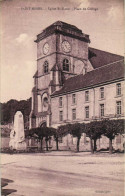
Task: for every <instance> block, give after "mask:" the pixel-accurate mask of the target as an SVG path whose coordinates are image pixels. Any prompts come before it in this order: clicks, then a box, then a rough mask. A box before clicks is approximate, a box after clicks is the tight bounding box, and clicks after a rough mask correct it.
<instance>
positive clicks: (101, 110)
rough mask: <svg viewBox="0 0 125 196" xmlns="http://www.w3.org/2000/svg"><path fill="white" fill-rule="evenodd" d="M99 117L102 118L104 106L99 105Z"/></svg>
mask: <svg viewBox="0 0 125 196" xmlns="http://www.w3.org/2000/svg"><path fill="white" fill-rule="evenodd" d="M100 116H104V104H100Z"/></svg>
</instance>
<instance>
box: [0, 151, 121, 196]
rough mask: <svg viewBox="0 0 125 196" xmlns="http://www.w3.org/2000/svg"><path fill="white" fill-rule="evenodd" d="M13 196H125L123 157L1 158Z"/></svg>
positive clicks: (87, 154)
mask: <svg viewBox="0 0 125 196" xmlns="http://www.w3.org/2000/svg"><path fill="white" fill-rule="evenodd" d="M1 157H2V158H1V163H2V164H1V169H2V178H6V179H9V180H13V182H12V183H9V184H8V185H7V186H6V187H5V188H6V189H14V190H16V192H14V193H11V196H14V195H15V196H16V195H17V196H95V195H96V196H123V195H124V190H123V183H124V182H123V177H124V167H123V162H124V158H123V154H113V155H109V154H107V153H101V154H95V155H91V154H90V152H82V153H72V152H48V153H38V154H12V155H9V154H2V156H1Z"/></svg>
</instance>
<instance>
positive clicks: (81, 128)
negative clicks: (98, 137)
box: [69, 123, 85, 152]
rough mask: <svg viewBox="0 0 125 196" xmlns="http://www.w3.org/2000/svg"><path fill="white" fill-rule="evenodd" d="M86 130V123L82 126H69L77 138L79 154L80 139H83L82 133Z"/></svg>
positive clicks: (76, 124)
mask: <svg viewBox="0 0 125 196" xmlns="http://www.w3.org/2000/svg"><path fill="white" fill-rule="evenodd" d="M84 128H85V124H84V123H82V125H81V124H80V123H75V124H70V125H69V129H70V133H71V135H73V137H76V138H77V152H79V145H80V139H81V136H82V133H83V132H84Z"/></svg>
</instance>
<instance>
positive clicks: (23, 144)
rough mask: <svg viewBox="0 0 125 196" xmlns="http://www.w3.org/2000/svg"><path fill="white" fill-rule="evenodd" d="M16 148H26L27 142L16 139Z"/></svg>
mask: <svg viewBox="0 0 125 196" xmlns="http://www.w3.org/2000/svg"><path fill="white" fill-rule="evenodd" d="M15 149H16V150H26V142H25V141H22V142H21V141H16V143H15Z"/></svg>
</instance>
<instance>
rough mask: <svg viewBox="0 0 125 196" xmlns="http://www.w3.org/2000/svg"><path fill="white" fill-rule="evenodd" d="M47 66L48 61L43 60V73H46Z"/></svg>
mask: <svg viewBox="0 0 125 196" xmlns="http://www.w3.org/2000/svg"><path fill="white" fill-rule="evenodd" d="M48 67H49V63H48V61H45V62H44V65H43V68H44V73H48Z"/></svg>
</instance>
